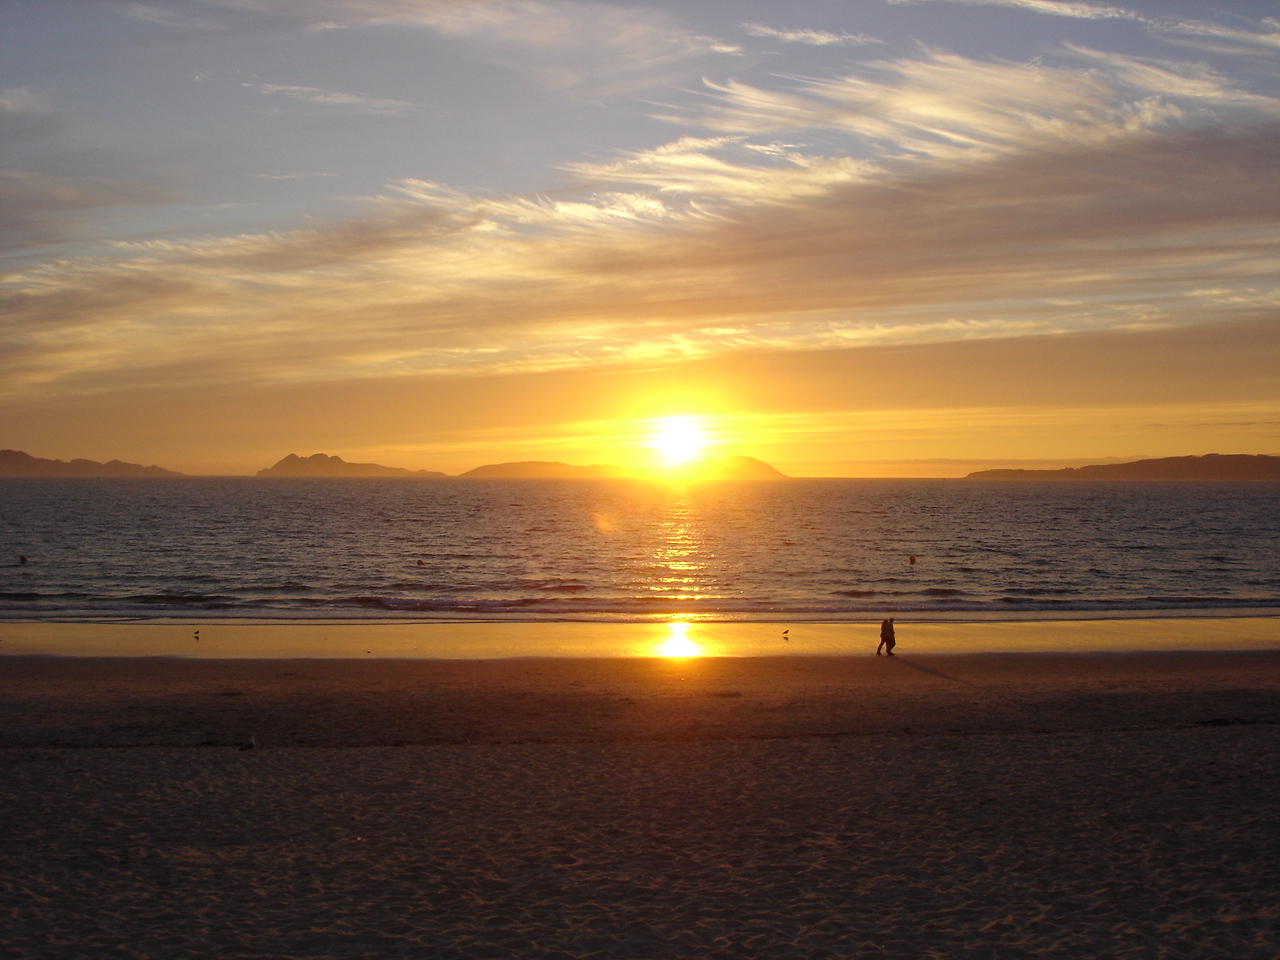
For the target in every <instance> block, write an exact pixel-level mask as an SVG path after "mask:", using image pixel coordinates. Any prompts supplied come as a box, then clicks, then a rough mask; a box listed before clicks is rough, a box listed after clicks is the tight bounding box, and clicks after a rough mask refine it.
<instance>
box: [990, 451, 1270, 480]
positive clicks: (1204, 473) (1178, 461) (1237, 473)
mask: <svg viewBox="0 0 1280 960" xmlns="http://www.w3.org/2000/svg"><path fill="white" fill-rule="evenodd" d="M965 479H967V480H1280V457H1269V456H1266V455H1263V454H1258V455H1256V456H1250V455H1248V454H1225V455H1224V454H1219V453H1210V454H1207V455H1205V456H1203V457H1160V458H1158V459H1153V460H1135V461H1133V462H1132V463H1099V464H1093V465H1090V466H1086V467H1067V468H1065V469H1062V470H979V471H977V472H976V473H971V474H969V475H968V477H966V478H965Z"/></svg>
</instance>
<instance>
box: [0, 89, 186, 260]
mask: <svg viewBox="0 0 1280 960" xmlns="http://www.w3.org/2000/svg"><path fill="white" fill-rule="evenodd" d="M75 128H76V118H75V117H74V116H72V115H71V114H70V113H69V112H68V111H66V110H63V109H61V108H59V107H58V106H57V105H55V104H54V102H53V101H52V100H51V99H50V98H49V97H48V96H47V95H45V94H44V93H42V92H40V91H37V90H32V89H29V88H26V87H13V88H8V89H0V145H3V147H4V149H5V153H6V157H5V159H3V160H0V251H12V250H17V249H22V248H25V247H31V246H43V245H47V244H52V243H56V242H58V241H59V240H63V239H66V238H68V237H70V236H74V235H76V234H77V233H78V232H79V231H80V229H81V228H82V227H83V225H84V223H85V221H86V219H87V215H88V214H89V213H90V212H92V211H96V210H104V209H108V208H112V207H123V206H129V205H132V204H138V203H148V202H154V201H156V200H160V199H165V198H167V197H168V196H169V194H168V192H167V191H165V190H163V189H162V188H160V187H159V186H157V185H156V184H155V183H151V182H148V181H147V180H146V178H145V175H139V174H138V173H137V170H136V167H137V164H136V162H132V161H131V160H126V159H124V158H119V157H115V158H107V157H103V156H95V157H93V158H92V159H91V160H90V159H86V158H84V157H80V158H72V159H68V158H65V157H60V158H57V159H54V160H49V159H47V158H44V157H41V156H40V155H39V154H38V153H27V154H23V155H21V158H20V159H19V158H18V157H19V155H18V149H17V148H20V147H31V146H34V147H36V148H37V149H39V148H40V147H41V146H43V144H42V141H43V140H45V139H46V138H53V137H54V136H55V135H63V134H66V133H68V132H74V130H75ZM126 167H128V168H130V173H128V174H126V173H125V172H124V170H125V168H126ZM112 170H118V171H120V172H119V174H118V175H114V176H113V175H112V173H111V172H110V171H112ZM89 171H92V172H89Z"/></svg>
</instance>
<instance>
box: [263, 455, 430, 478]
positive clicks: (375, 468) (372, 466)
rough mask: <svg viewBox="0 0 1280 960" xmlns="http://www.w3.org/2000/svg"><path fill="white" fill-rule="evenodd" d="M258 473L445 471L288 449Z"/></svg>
mask: <svg viewBox="0 0 1280 960" xmlns="http://www.w3.org/2000/svg"><path fill="white" fill-rule="evenodd" d="M255 476H259V477H421V478H424V479H431V478H438V477H445V476H448V474H444V473H440V472H438V471H435V470H406V469H405V468H404V467H384V466H383V465H382V464H380V463H347V461H345V460H343V459H342V458H341V457H331V456H329V455H328V454H325V453H313V454H312V455H311V456H309V457H300V456H298V455H297V454H296V453H291V454H289V455H288V456H287V457H285V458H284V459H283V460H279V461H277V462H276V463H274V464H273V465H271V466H269V467H267V468H266V469H264V470H259V471H258V472H257V473H256V474H255Z"/></svg>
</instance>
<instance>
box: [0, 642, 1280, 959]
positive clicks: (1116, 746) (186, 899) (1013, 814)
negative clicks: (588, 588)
mask: <svg viewBox="0 0 1280 960" xmlns="http://www.w3.org/2000/svg"><path fill="white" fill-rule="evenodd" d="M251 734H252V735H254V736H255V737H256V739H257V741H258V742H259V747H258V748H257V749H255V750H252V751H241V750H239V749H237V746H238V745H239V744H240V743H242V742H243V741H244V740H246V739H247V738H248V737H249V736H250V735H251ZM0 816H2V817H3V825H4V829H3V832H2V833H0V955H3V956H4V957H6V958H28V957H30V958H37V957H38V958H59V960H62V958H79V957H152V958H169V957H287V958H311V957H373V958H382V957H424V958H446V957H460V958H461V957H465V958H471V957H502V958H507V957H510V958H524V957H528V958H548V957H619V958H655V960H658V958H686V957H689V958H692V957H734V958H775V957H797V958H800V957H803V958H811V957H814V958H820V957H841V958H844V957H895V958H917V957H919V958H925V957H930V958H932V957H937V958H988V957H990V958H1029V957H1116V958H1127V957H1132V958H1142V960H1157V958H1184V957H1185V958H1191V957H1196V958H1201V957H1203V958H1258V960H1274V958H1276V957H1278V956H1280V829H1277V823H1280V654H1278V653H1274V652H1270V653H1203V654H1194V653H1184V654H1176V655H1155V654H1148V655H1098V656H1089V655H1048V654H1043V655H987V656H981V655H979V656H933V657H924V656H920V657H916V656H907V655H904V656H900V657H898V658H897V659H896V660H886V659H884V658H881V659H876V658H875V657H866V656H864V657H832V658H824V657H812V658H780V657H772V658H749V659H705V660H686V661H679V660H669V661H663V660H650V659H635V660H553V659H544V660H538V659H527V660H498V661H486V662H477V661H391V660H364V661H306V660H296V661H280V660H275V661H272V660H257V661H243V660H220V661H198V660H172V659H142V660H135V659H127V658H126V659H75V658H35V657H9V658H4V659H3V660H0Z"/></svg>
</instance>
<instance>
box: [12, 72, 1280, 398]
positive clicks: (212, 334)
mask: <svg viewBox="0 0 1280 960" xmlns="http://www.w3.org/2000/svg"><path fill="white" fill-rule="evenodd" d="M1073 58H1074V62H1075V66H1074V67H1072V66H1069V65H1067V64H1068V63H1070V62H1072V61H1073ZM710 90H711V94H710V97H709V100H708V107H707V109H706V111H705V112H704V113H703V114H701V115H699V116H694V115H687V116H684V117H683V118H681V119H682V122H684V123H687V124H690V125H693V124H701V125H702V127H703V129H702V130H700V131H699V132H698V135H694V136H687V137H682V138H679V139H677V140H674V141H673V142H672V143H670V144H668V145H666V146H664V147H662V148H659V149H651V150H643V151H634V152H631V153H622V154H619V155H618V156H616V157H615V158H613V159H611V160H607V161H596V162H581V163H577V164H573V165H572V166H571V169H572V170H573V172H574V173H575V174H577V175H578V176H579V177H580V178H582V180H583V181H584V186H583V187H582V188H581V192H580V193H579V194H577V195H576V196H570V195H564V194H561V195H557V196H555V197H546V198H539V197H505V198H504V197H489V198H484V197H472V196H467V195H465V194H463V193H460V192H457V191H453V190H450V189H448V188H447V187H442V186H439V185H436V184H432V183H428V182H425V181H401V182H399V183H396V184H394V185H393V189H390V190H389V191H388V193H387V194H386V195H385V196H382V197H379V198H374V199H373V200H371V201H370V202H369V207H368V210H367V212H366V214H365V215H363V216H361V217H356V218H352V219H350V220H348V221H345V222H337V223H332V224H329V225H319V226H316V227H314V228H312V229H309V230H297V231H291V232H284V233H279V234H265V235H255V236H240V237H228V238H224V239H219V240H210V241H205V242H201V243H150V244H143V245H128V246H122V247H121V248H120V249H119V255H118V257H117V258H115V259H110V258H99V259H93V260H80V261H68V262H62V263H52V264H46V265H44V266H41V267H38V268H32V269H28V270H23V271H18V272H14V273H12V274H10V275H9V276H8V277H5V278H4V280H3V287H2V288H0V289H3V300H2V301H0V315H3V316H4V317H5V318H6V319H5V321H4V326H3V330H4V331H5V332H4V337H5V350H4V351H3V359H2V360H0V368H2V369H3V370H4V372H5V373H6V380H7V381H8V382H9V383H10V384H11V385H13V388H14V389H16V390H19V391H40V390H55V389H56V390H57V391H59V392H60V393H64V394H67V393H75V392H77V391H92V390H98V389H104V388H106V387H107V386H109V385H110V384H113V383H119V382H120V381H121V380H122V379H127V380H128V381H129V382H131V383H134V384H143V383H175V382H183V383H187V382H192V381H193V380H200V379H202V378H209V379H210V381H211V382H213V381H219V382H224V383H240V382H255V381H259V380H268V379H270V380H273V381H276V382H279V381H280V380H284V381H286V382H290V381H292V382H314V381H324V380H335V379H348V380H352V379H362V378H387V377H391V378H394V377H397V376H407V375H417V374H424V373H425V374H456V373H459V372H464V371H471V372H475V371H533V370H552V369H566V368H573V367H582V366H591V365H597V364H600V363H609V362H639V361H659V360H663V359H672V358H690V357H700V356H712V355H716V354H723V353H730V352H742V351H759V350H812V349H818V348H848V347H853V346H870V345H888V344H912V343H929V342H937V341H945V340H949V341H957V340H981V339H990V338H1010V337H1025V336H1043V335H1052V334H1059V333H1064V332H1072V331H1084V330H1108V329H1113V330H1114V329H1133V330H1143V329H1160V328H1164V327H1171V326H1177V325H1180V324H1191V323H1197V322H1201V321H1202V320H1203V318H1205V317H1207V316H1212V317H1213V318H1215V319H1216V320H1223V319H1240V320H1244V319H1250V318H1258V317H1263V316H1267V315H1271V314H1274V311H1275V309H1276V306H1277V304H1280V289H1278V288H1280V285H1278V284H1277V283H1276V281H1275V279H1274V277H1275V270H1274V268H1275V263H1276V259H1277V257H1278V256H1280V252H1278V251H1277V239H1276V238H1277V235H1278V234H1280V196H1277V194H1276V191H1275V190H1274V170H1275V165H1276V157H1277V155H1278V154H1280V105H1277V104H1276V103H1275V102H1274V101H1272V100H1269V99H1268V98H1266V97H1261V96H1258V95H1251V94H1249V93H1248V92H1247V91H1243V90H1240V89H1237V88H1236V87H1234V86H1232V85H1231V84H1229V83H1227V82H1226V81H1224V80H1223V79H1222V78H1220V77H1218V76H1217V75H1215V74H1213V73H1211V72H1209V71H1207V70H1205V69H1203V68H1202V67H1199V66H1187V65H1178V64H1172V63H1153V62H1150V61H1137V60H1134V59H1131V58H1122V57H1117V56H1114V55H1104V54H1097V53H1091V52H1089V51H1070V52H1069V53H1068V59H1067V61H1064V64H1063V65H1059V66H1055V67H1049V66H1046V65H1044V64H1008V63H1000V62H990V61H976V60H970V59H965V58H962V57H958V56H954V55H942V54H926V55H922V56H920V57H918V58H915V59H912V60H903V61H897V62H893V63H882V64H879V65H877V66H876V67H875V68H874V69H871V70H869V71H868V72H866V73H863V74H859V75H858V76H856V77H844V78H834V79H831V80H828V81H811V82H808V83H797V84H796V85H795V86H794V87H793V88H791V89H787V90H775V91H763V90H758V89H756V88H752V87H748V86H745V85H742V84H722V85H718V86H715V87H712V88H710ZM708 129H710V130H711V131H714V132H712V133H708V132H707V130H708ZM780 130H788V131H794V132H796V135H795V136H789V137H788V139H787V140H786V141H781V140H779V139H778V138H777V136H776V133H777V131H780ZM810 134H812V135H813V137H812V139H813V142H819V141H822V142H826V143H831V142H832V141H831V138H832V137H835V136H843V137H847V138H848V139H847V141H845V142H846V143H847V144H848V145H849V147H850V149H849V150H848V151H839V150H833V149H830V148H828V149H827V150H825V151H817V150H815V149H814V148H812V147H809V148H806V147H803V146H799V145H797V144H798V143H803V142H804V141H805V140H806V139H808V138H809V135H810ZM818 134H822V136H821V137H819V136H818ZM853 148H856V149H857V151H858V152H859V153H860V155H861V159H858V158H855V157H853V156H851V153H852V152H853ZM228 317H234V318H235V321H234V322H231V321H229V320H228V319H227V318H228ZM193 357H198V358H199V361H198V362H195V361H193V359H192V358H193Z"/></svg>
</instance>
